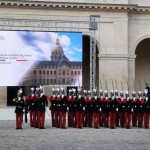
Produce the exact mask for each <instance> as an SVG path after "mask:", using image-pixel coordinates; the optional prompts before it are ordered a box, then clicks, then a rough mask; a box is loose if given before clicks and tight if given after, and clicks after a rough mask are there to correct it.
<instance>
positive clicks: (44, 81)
mask: <svg viewBox="0 0 150 150" xmlns="http://www.w3.org/2000/svg"><path fill="white" fill-rule="evenodd" d="M19 85H20V86H38V85H61V86H62V85H68V86H82V62H81V61H80V62H77V61H70V60H69V58H67V57H66V55H65V53H64V50H63V48H62V47H61V45H60V43H59V39H58V38H57V39H56V45H55V48H54V49H53V50H52V51H51V55H50V61H36V62H35V63H34V65H33V66H32V67H31V68H30V69H29V70H28V71H27V72H26V74H25V75H24V76H23V77H22V79H21V80H20V81H19Z"/></svg>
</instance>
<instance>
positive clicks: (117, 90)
mask: <svg viewBox="0 0 150 150" xmlns="http://www.w3.org/2000/svg"><path fill="white" fill-rule="evenodd" d="M115 84H116V89H117V91H118V87H117V82H116V80H115Z"/></svg>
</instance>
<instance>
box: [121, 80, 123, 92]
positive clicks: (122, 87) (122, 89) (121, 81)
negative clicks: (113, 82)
mask: <svg viewBox="0 0 150 150" xmlns="http://www.w3.org/2000/svg"><path fill="white" fill-rule="evenodd" d="M121 89H122V91H123V85H122V81H121Z"/></svg>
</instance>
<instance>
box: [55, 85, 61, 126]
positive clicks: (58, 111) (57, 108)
mask: <svg viewBox="0 0 150 150" xmlns="http://www.w3.org/2000/svg"><path fill="white" fill-rule="evenodd" d="M56 96H57V99H56V107H55V108H56V109H55V113H54V114H55V125H56V128H59V127H60V126H59V125H60V123H59V122H60V120H59V119H60V99H61V97H60V89H59V88H57V89H56Z"/></svg>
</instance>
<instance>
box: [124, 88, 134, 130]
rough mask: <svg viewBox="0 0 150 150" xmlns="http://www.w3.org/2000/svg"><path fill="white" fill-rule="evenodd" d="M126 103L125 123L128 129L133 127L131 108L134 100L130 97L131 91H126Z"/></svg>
mask: <svg viewBox="0 0 150 150" xmlns="http://www.w3.org/2000/svg"><path fill="white" fill-rule="evenodd" d="M123 103H124V106H125V107H124V125H125V127H126V128H127V129H130V127H131V108H132V100H131V99H130V98H129V92H128V91H126V93H125V99H124V101H123Z"/></svg>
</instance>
